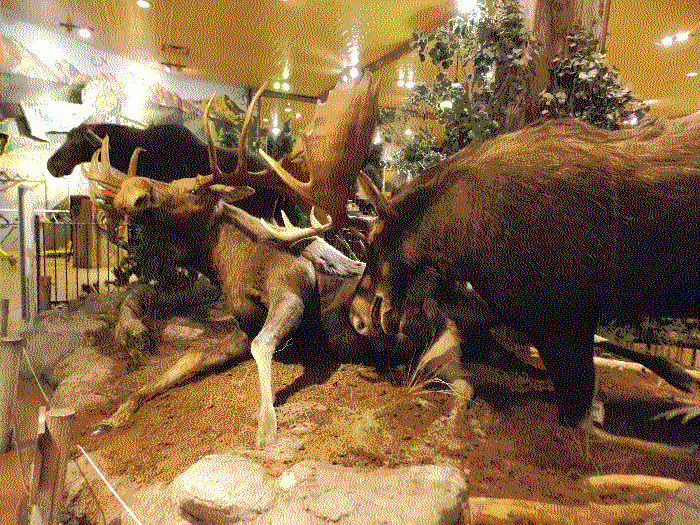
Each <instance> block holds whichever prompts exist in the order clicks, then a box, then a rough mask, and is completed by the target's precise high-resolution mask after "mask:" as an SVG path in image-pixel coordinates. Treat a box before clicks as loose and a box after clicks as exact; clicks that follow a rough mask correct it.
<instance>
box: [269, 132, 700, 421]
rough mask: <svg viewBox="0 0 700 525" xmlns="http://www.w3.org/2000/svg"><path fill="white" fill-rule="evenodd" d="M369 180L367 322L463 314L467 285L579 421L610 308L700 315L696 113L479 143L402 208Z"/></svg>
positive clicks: (361, 309)
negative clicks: (535, 353) (526, 343)
mask: <svg viewBox="0 0 700 525" xmlns="http://www.w3.org/2000/svg"><path fill="white" fill-rule="evenodd" d="M360 180H361V182H362V186H363V188H364V190H365V192H366V193H367V194H368V195H369V196H370V199H371V201H372V203H373V205H374V207H375V209H376V211H377V214H378V219H377V221H376V222H375V224H374V225H373V227H372V230H371V232H370V234H369V236H368V263H367V269H366V273H365V276H364V277H363V279H362V281H361V286H360V288H359V290H358V296H356V299H355V301H354V305H353V306H357V308H353V309H354V310H355V317H356V319H355V325H356V326H360V325H361V326H362V327H363V329H364V330H367V331H375V332H384V333H387V334H398V336H399V337H401V336H402V334H406V333H410V332H411V330H412V327H413V326H416V325H420V323H421V322H423V321H424V320H425V319H426V318H427V317H430V316H431V315H434V314H431V312H430V309H426V304H433V303H435V304H437V306H438V308H439V309H441V310H442V312H443V314H444V315H446V316H447V317H448V318H455V317H458V316H455V315H454V314H455V313H458V312H457V311H458V310H459V309H460V308H461V306H460V300H459V297H458V296H456V295H455V294H454V293H453V288H454V287H453V285H452V283H454V282H455V281H457V280H466V281H469V282H471V283H472V284H473V286H474V288H475V289H476V291H477V292H478V293H479V294H480V295H481V297H482V298H483V299H484V300H485V302H486V303H487V305H488V306H489V307H490V309H491V311H492V313H493V315H494V316H495V318H497V319H498V320H499V321H501V322H503V323H505V324H507V325H510V326H511V327H513V328H515V329H517V330H519V331H521V332H523V333H524V334H526V336H527V337H528V338H529V339H530V341H531V342H532V343H533V344H534V345H535V346H536V347H537V348H538V350H539V353H540V356H541V358H542V360H543V362H544V364H545V366H546V368H547V371H548V373H549V374H550V376H551V378H552V382H553V384H554V388H555V398H556V402H557V405H558V408H559V419H560V421H561V422H562V423H563V424H566V425H570V426H573V425H576V424H578V423H579V422H580V421H581V420H582V418H583V417H584V416H585V415H586V413H587V410H588V409H589V407H590V405H591V402H592V399H593V396H594V390H595V370H594V367H593V332H594V330H595V328H596V326H597V323H598V320H599V318H600V316H601V314H603V313H605V312H608V313H610V312H614V314H615V316H616V317H618V318H628V317H630V316H641V315H657V316H658V315H666V316H677V317H698V316H700V235H699V234H698V224H699V223H700V222H699V221H700V125H698V123H697V121H696V120H695V119H689V120H685V121H681V122H677V123H672V124H663V123H661V122H657V123H656V124H654V125H651V126H646V127H641V128H637V129H632V130H622V131H605V130H600V129H596V128H593V127H591V126H589V125H587V124H584V123H581V122H579V121H574V120H559V121H549V122H546V123H544V124H540V125H537V126H532V127H528V128H525V129H522V130H519V131H516V132H513V133H508V134H504V135H501V136H498V137H495V138H493V139H491V140H488V141H486V142H483V143H481V144H474V145H471V146H469V147H467V148H464V149H462V150H461V151H459V152H457V153H455V154H454V155H453V156H451V157H449V158H447V159H446V160H445V161H443V162H441V163H440V164H438V165H436V166H434V167H433V168H431V169H430V170H427V171H426V172H424V173H423V174H421V175H420V176H419V177H417V178H415V179H414V180H412V181H411V182H409V183H408V184H406V185H405V186H404V187H403V188H401V189H400V190H399V192H398V193H397V194H396V195H394V196H392V197H391V198H389V199H387V198H386V197H384V196H383V195H382V194H381V193H380V192H379V191H378V190H377V189H376V187H374V185H373V184H372V183H371V181H370V180H369V179H368V178H367V177H361V179H360ZM257 233H259V232H257ZM363 295H364V296H366V295H370V296H371V301H370V305H369V307H368V306H367V304H366V301H365V300H363V298H362V296H363ZM358 318H361V319H362V320H361V321H358V320H357V319H358ZM659 367H660V369H661V372H662V373H663V372H664V371H665V372H667V375H665V376H664V377H667V378H670V380H672V381H673V380H674V378H675V383H674V384H675V385H676V386H678V387H680V388H683V389H685V390H688V389H690V388H691V387H692V386H693V381H692V380H691V378H690V376H688V375H687V374H685V373H681V374H678V373H676V372H677V371H678V370H671V369H665V368H664V365H663V363H661V364H659ZM657 373H658V371H657ZM674 374H675V376H674Z"/></svg>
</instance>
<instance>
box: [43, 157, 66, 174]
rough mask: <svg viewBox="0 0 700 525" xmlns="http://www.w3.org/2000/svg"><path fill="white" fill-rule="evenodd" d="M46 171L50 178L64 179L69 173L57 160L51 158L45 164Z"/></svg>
mask: <svg viewBox="0 0 700 525" xmlns="http://www.w3.org/2000/svg"><path fill="white" fill-rule="evenodd" d="M46 169H47V170H48V171H49V173H50V174H51V176H52V177H65V176H66V175H70V173H71V172H70V171H68V167H67V166H64V165H63V164H61V163H60V162H58V160H56V159H54V158H53V156H52V157H50V158H49V160H48V161H47V162H46Z"/></svg>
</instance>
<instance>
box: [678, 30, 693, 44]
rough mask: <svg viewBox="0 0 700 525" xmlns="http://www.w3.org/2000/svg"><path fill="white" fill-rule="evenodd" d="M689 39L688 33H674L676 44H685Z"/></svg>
mask: <svg viewBox="0 0 700 525" xmlns="http://www.w3.org/2000/svg"><path fill="white" fill-rule="evenodd" d="M689 38H690V31H681V32H680V33H676V42H685V41H686V40H688V39H689Z"/></svg>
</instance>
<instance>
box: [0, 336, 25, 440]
mask: <svg viewBox="0 0 700 525" xmlns="http://www.w3.org/2000/svg"><path fill="white" fill-rule="evenodd" d="M21 348H22V338H21V337H2V338H0V453H1V452H6V451H8V450H10V448H11V446H10V445H11V442H12V406H13V401H14V399H15V397H16V395H17V375H18V373H19V360H20V355H21V354H20V352H21Z"/></svg>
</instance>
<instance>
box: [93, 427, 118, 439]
mask: <svg viewBox="0 0 700 525" xmlns="http://www.w3.org/2000/svg"><path fill="white" fill-rule="evenodd" d="M112 428H114V427H112V425H107V424H102V425H98V427H97V428H96V429H95V430H93V431H92V435H93V436H103V435H104V434H106V433H107V432H109V431H110V430H112Z"/></svg>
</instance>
